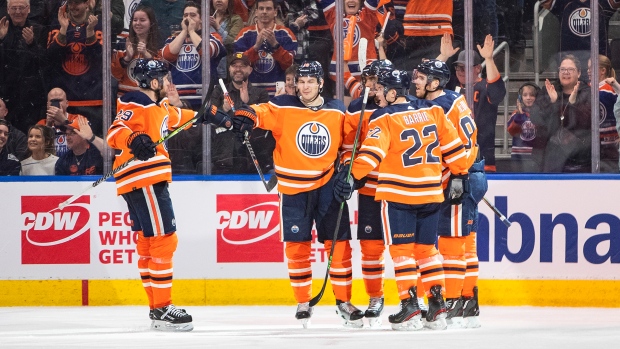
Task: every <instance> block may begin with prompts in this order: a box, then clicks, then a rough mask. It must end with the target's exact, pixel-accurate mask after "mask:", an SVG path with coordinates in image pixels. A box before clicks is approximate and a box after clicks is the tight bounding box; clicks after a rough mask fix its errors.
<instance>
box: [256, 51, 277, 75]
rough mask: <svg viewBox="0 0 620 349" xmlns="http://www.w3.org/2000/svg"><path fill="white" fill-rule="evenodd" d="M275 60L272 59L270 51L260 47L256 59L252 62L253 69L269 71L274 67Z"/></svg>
mask: <svg viewBox="0 0 620 349" xmlns="http://www.w3.org/2000/svg"><path fill="white" fill-rule="evenodd" d="M275 66H276V60H275V59H273V56H272V55H271V53H269V52H267V51H263V50H262V48H261V49H260V50H259V51H258V61H257V62H256V63H255V64H254V71H256V72H257V73H261V74H264V73H269V72H271V71H272V70H273V68H275Z"/></svg>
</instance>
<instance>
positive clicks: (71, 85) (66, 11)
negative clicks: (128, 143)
mask: <svg viewBox="0 0 620 349" xmlns="http://www.w3.org/2000/svg"><path fill="white" fill-rule="evenodd" d="M102 36H103V34H102V32H101V23H100V21H99V19H98V18H97V16H95V15H94V14H92V12H91V10H90V9H89V0H68V1H67V4H66V5H65V6H62V7H61V8H60V10H59V11H58V23H57V24H56V25H55V26H53V29H52V31H51V32H50V39H49V41H48V44H47V56H48V58H49V64H50V71H51V75H52V86H58V87H60V88H62V89H63V90H64V91H65V92H66V94H67V98H68V100H69V101H70V102H69V107H68V109H69V112H71V113H73V114H81V115H84V116H86V118H88V120H89V121H90V122H91V124H92V127H93V131H94V132H95V134H96V135H98V136H100V137H101V136H102V135H103V118H102V113H103V107H102V106H103V101H102V97H103V94H102V76H101V71H102V66H101V54H102V49H103V37H102Z"/></svg>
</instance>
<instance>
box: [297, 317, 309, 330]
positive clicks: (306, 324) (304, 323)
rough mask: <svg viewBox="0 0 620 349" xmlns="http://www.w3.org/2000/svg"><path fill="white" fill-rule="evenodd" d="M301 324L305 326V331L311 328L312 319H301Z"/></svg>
mask: <svg viewBox="0 0 620 349" xmlns="http://www.w3.org/2000/svg"><path fill="white" fill-rule="evenodd" d="M299 322H300V323H301V326H303V328H304V329H306V328H308V327H310V318H305V319H299Z"/></svg>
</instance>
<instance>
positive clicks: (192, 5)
mask: <svg viewBox="0 0 620 349" xmlns="http://www.w3.org/2000/svg"><path fill="white" fill-rule="evenodd" d="M229 1H230V0H229ZM188 7H195V8H197V9H198V15H199V16H201V17H202V12H201V11H202V7H201V6H200V3H197V2H193V1H188V2H186V3H185V6H183V11H185V9H186V8H188Z"/></svg>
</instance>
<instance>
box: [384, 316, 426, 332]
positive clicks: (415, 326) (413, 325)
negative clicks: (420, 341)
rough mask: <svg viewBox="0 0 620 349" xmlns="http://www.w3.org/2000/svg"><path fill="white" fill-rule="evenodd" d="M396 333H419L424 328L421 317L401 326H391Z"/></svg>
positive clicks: (416, 317) (415, 317)
mask: <svg viewBox="0 0 620 349" xmlns="http://www.w3.org/2000/svg"><path fill="white" fill-rule="evenodd" d="M391 325H392V329H393V330H394V331H418V330H421V329H422V328H424V324H423V323H422V320H420V317H419V316H417V315H416V316H414V317H413V319H411V320H409V321H405V322H401V323H399V324H391Z"/></svg>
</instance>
